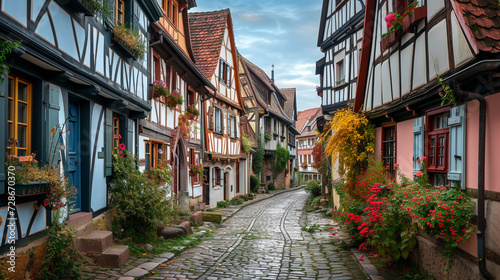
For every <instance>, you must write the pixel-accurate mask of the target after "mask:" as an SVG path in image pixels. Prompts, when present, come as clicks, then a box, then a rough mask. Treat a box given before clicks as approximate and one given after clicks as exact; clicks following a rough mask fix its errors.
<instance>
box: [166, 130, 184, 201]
mask: <svg viewBox="0 0 500 280" xmlns="http://www.w3.org/2000/svg"><path fill="white" fill-rule="evenodd" d="M170 148H171V150H170V151H171V155H172V156H171V158H172V175H173V178H172V189H173V191H174V193H175V194H177V195H179V194H182V193H183V192H185V191H188V171H187V140H186V139H185V138H184V135H183V134H182V133H181V131H180V127H177V128H176V129H174V130H173V131H172V138H171V139H170Z"/></svg>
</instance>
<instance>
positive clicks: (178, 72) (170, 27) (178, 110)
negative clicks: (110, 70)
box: [139, 0, 215, 202]
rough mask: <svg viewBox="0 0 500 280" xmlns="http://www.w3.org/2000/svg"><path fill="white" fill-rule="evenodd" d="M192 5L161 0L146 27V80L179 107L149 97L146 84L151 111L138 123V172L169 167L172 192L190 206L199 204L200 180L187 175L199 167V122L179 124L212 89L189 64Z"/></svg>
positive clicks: (199, 177) (200, 109)
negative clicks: (176, 99) (183, 195)
mask: <svg viewBox="0 0 500 280" xmlns="http://www.w3.org/2000/svg"><path fill="white" fill-rule="evenodd" d="M194 6H196V2H194V1H189V3H187V2H186V1H177V0H164V1H162V6H161V7H162V10H163V13H164V15H163V16H162V17H161V18H160V20H159V21H158V22H156V23H152V25H151V27H152V32H151V42H152V43H151V47H152V50H151V53H152V55H151V65H152V67H151V71H150V81H151V82H152V83H157V82H161V83H163V84H164V86H165V88H166V89H167V90H168V92H170V93H177V94H180V95H181V97H182V99H183V103H182V104H177V105H175V106H172V105H170V104H169V100H168V97H167V96H155V95H154V94H153V86H152V85H151V86H150V91H149V104H151V107H152V108H151V112H150V113H149V115H148V117H147V119H145V120H141V127H140V131H141V136H140V139H139V144H140V146H139V147H140V166H141V168H142V169H143V170H145V171H147V170H149V169H150V168H153V167H155V166H157V165H161V164H165V163H169V164H170V166H172V171H173V180H172V187H173V189H172V190H173V192H174V193H179V192H186V191H187V192H189V196H190V197H191V198H192V199H193V202H195V200H197V199H199V200H200V202H201V200H202V199H203V196H202V194H203V192H204V190H203V188H202V182H201V176H200V175H196V176H188V167H189V165H191V164H199V163H202V160H201V159H202V142H201V140H202V131H201V129H200V128H201V117H199V116H198V117H195V118H194V119H193V120H190V121H189V122H190V123H189V126H187V128H183V127H182V126H183V124H182V119H183V118H185V117H186V116H187V114H188V112H187V109H188V108H195V109H196V110H198V111H199V112H200V111H202V108H201V103H200V100H201V98H202V96H205V95H210V94H213V93H214V91H215V87H214V86H213V85H212V84H211V83H210V81H209V80H208V79H207V78H206V77H205V76H204V75H203V74H202V73H201V72H200V70H199V69H198V68H197V67H196V66H195V64H194V56H193V51H192V49H191V44H190V39H189V28H188V13H187V11H188V9H190V8H192V7H194ZM179 131H181V133H179ZM179 141H180V143H179ZM174 147H175V149H174ZM196 202H198V201H196Z"/></svg>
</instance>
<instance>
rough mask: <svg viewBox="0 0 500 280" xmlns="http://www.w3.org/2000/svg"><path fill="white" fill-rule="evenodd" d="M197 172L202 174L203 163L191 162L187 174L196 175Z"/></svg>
mask: <svg viewBox="0 0 500 280" xmlns="http://www.w3.org/2000/svg"><path fill="white" fill-rule="evenodd" d="M198 174H200V175H202V174H203V165H202V164H201V163H198V164H191V165H190V166H189V175H190V176H196V175H198Z"/></svg>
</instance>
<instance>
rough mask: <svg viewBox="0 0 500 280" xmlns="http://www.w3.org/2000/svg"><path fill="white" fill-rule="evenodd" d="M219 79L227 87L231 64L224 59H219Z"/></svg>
mask: <svg viewBox="0 0 500 280" xmlns="http://www.w3.org/2000/svg"><path fill="white" fill-rule="evenodd" d="M219 81H221V82H224V83H225V84H226V85H227V86H228V87H230V86H231V65H229V64H228V63H227V62H225V61H224V60H222V59H220V60H219Z"/></svg>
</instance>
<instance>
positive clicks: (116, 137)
mask: <svg viewBox="0 0 500 280" xmlns="http://www.w3.org/2000/svg"><path fill="white" fill-rule="evenodd" d="M120 137H121V135H120V119H119V118H118V117H115V116H113V150H118V146H119V145H120Z"/></svg>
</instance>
